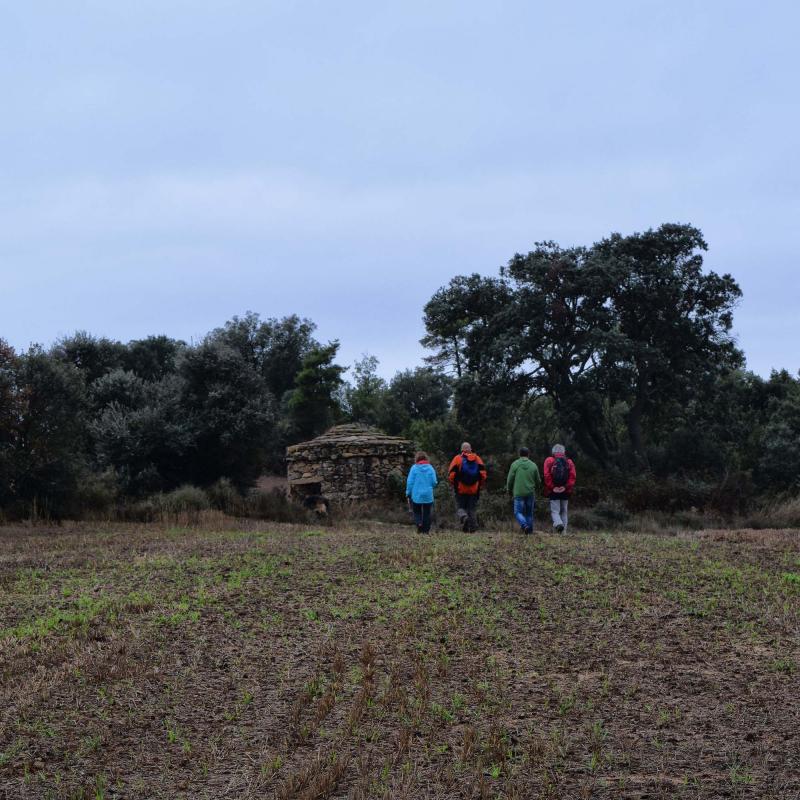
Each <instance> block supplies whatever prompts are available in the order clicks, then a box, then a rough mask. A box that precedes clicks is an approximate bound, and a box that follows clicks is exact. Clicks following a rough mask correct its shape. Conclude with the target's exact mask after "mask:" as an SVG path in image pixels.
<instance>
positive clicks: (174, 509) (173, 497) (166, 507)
mask: <svg viewBox="0 0 800 800" xmlns="http://www.w3.org/2000/svg"><path fill="white" fill-rule="evenodd" d="M159 500H160V505H161V513H162V515H163V516H165V517H168V518H172V519H174V520H178V519H179V518H181V517H183V516H186V517H187V518H188V521H189V523H190V524H196V523H197V522H198V521H199V519H200V513H201V512H202V511H207V510H208V509H209V508H210V506H211V504H210V503H209V502H208V497H207V496H206V493H205V492H204V491H203V490H202V489H198V488H197V487H196V486H191V485H189V484H185V485H184V486H180V487H178V488H177V489H175V490H174V491H171V492H170V493H169V494H164V495H161V496H160V498H159Z"/></svg>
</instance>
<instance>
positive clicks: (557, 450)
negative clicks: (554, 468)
mask: <svg viewBox="0 0 800 800" xmlns="http://www.w3.org/2000/svg"><path fill="white" fill-rule="evenodd" d="M566 452H567V449H566V448H565V447H564V445H563V444H554V445H553V455H554V456H563V455H564V454H565V453H566Z"/></svg>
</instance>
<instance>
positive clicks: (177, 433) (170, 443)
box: [89, 372, 197, 496]
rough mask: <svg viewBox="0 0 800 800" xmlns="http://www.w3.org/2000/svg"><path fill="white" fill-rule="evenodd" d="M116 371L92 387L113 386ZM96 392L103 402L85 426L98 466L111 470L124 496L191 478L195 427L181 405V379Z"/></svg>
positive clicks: (171, 486) (171, 377) (170, 486)
mask: <svg viewBox="0 0 800 800" xmlns="http://www.w3.org/2000/svg"><path fill="white" fill-rule="evenodd" d="M117 375H118V373H110V374H109V375H108V376H106V378H101V379H100V380H99V381H97V382H96V383H95V386H97V384H98V383H103V382H105V381H106V379H109V383H111V385H112V386H116V385H117V382H116V380H113V379H115V377H116V376H117ZM122 375H125V376H130V375H132V373H129V372H128V373H124V372H123V373H122ZM137 380H138V379H137ZM122 385H123V386H124V384H122ZM102 394H103V396H104V398H105V399H107V402H106V403H105V404H104V405H103V406H102V407H101V408H100V410H99V411H98V413H97V415H96V416H95V418H94V419H93V420H92V421H91V423H90V425H89V430H90V432H91V435H92V441H93V445H94V455H95V459H96V462H97V466H98V467H99V468H100V469H101V470H103V469H112V470H113V471H114V473H115V475H116V477H117V481H118V483H119V486H120V488H121V489H122V491H123V492H124V493H125V494H126V495H129V496H141V495H144V494H147V493H149V492H156V491H169V490H170V489H174V488H175V487H176V486H179V485H181V484H183V483H187V482H189V481H191V480H192V479H193V478H194V477H195V470H194V456H195V451H196V443H195V437H196V435H197V431H196V428H195V427H194V426H193V425H192V424H191V416H190V414H189V413H187V409H186V408H185V407H184V404H183V395H184V381H183V379H182V378H180V377H178V376H177V375H167V376H165V377H164V378H162V380H160V381H152V382H142V383H141V384H140V385H137V387H136V391H135V392H131V391H125V392H122V393H120V395H119V396H116V395H115V394H114V393H112V392H106V391H105V387H104V391H103V392H102ZM95 402H97V395H95Z"/></svg>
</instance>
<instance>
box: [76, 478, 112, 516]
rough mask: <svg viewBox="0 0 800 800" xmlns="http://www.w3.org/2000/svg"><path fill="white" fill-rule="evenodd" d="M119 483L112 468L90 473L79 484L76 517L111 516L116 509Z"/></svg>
mask: <svg viewBox="0 0 800 800" xmlns="http://www.w3.org/2000/svg"><path fill="white" fill-rule="evenodd" d="M118 495H119V485H118V483H117V478H116V475H115V474H114V472H113V471H112V470H106V471H105V472H102V473H100V474H96V473H89V474H87V475H86V477H85V478H84V479H83V480H81V481H80V482H79V484H78V490H77V492H76V495H75V499H74V506H75V511H76V517H78V518H83V517H87V516H88V517H96V516H105V517H111V516H113V515H114V512H115V511H116V503H117V497H118Z"/></svg>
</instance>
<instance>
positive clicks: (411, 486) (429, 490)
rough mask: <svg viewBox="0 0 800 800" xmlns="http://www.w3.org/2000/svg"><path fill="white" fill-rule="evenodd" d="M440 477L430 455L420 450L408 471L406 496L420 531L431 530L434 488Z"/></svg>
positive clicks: (428, 531)
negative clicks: (429, 457) (429, 459)
mask: <svg viewBox="0 0 800 800" xmlns="http://www.w3.org/2000/svg"><path fill="white" fill-rule="evenodd" d="M437 483H439V479H438V478H437V477H436V470H435V469H434V468H433V466H432V464H431V462H430V461H428V456H427V455H426V454H425V453H423V452H422V451H420V452H419V453H417V454H416V456H415V457H414V465H413V466H412V467H411V469H410V470H409V471H408V480H407V481H406V497H407V498H408V502H409V505H410V506H411V511H412V513H413V514H414V522H416V523H417V531H418V532H419V533H430V532H431V513H432V511H433V490H434V488H435V487H436V484H437Z"/></svg>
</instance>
